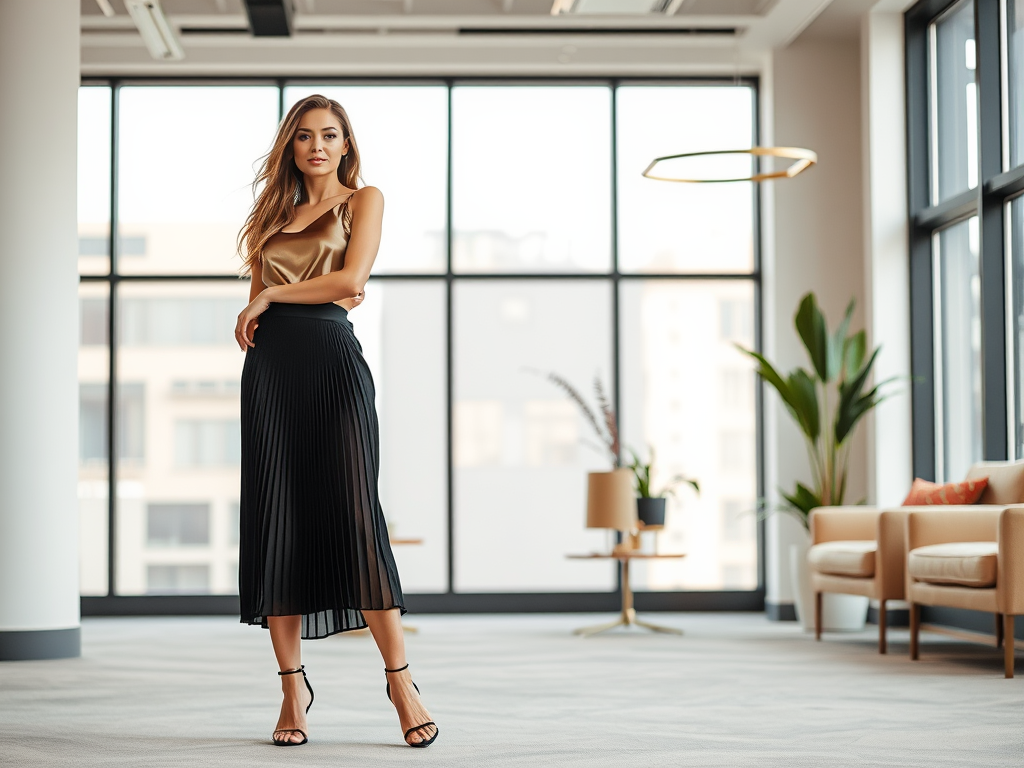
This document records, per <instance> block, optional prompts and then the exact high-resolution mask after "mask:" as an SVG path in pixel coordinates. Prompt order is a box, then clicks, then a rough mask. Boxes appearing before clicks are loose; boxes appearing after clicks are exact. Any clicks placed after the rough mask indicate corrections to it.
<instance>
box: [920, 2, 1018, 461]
mask: <svg viewBox="0 0 1024 768" xmlns="http://www.w3.org/2000/svg"><path fill="white" fill-rule="evenodd" d="M1021 10H1022V6H1021V3H1020V2H1019V1H1018V0H999V2H972V0H956V1H951V2H947V3H936V2H933V1H931V0H929V1H927V2H926V1H925V0H921V1H920V2H918V3H916V4H914V5H913V6H912V7H911V8H910V9H909V10H908V11H907V13H906V17H905V22H906V23H905V29H906V54H907V67H906V72H907V133H908V137H909V140H908V142H907V153H908V164H907V169H908V182H909V193H910V194H909V200H910V203H911V205H910V211H909V214H910V222H909V233H910V284H911V288H912V292H911V305H912V307H911V308H912V312H911V318H912V322H911V346H912V349H913V351H914V355H913V358H912V372H913V374H914V376H913V380H912V383H911V387H912V388H913V390H914V398H913V407H914V465H915V466H914V472H915V474H916V475H917V476H919V477H932V476H933V475H934V476H935V477H936V478H937V479H945V480H957V479H960V478H962V477H963V475H964V473H965V472H966V471H967V469H968V467H969V466H970V465H971V463H973V462H975V461H978V460H980V459H984V460H993V461H995V460H1003V459H1014V458H1017V459H1019V458H1024V434H1022V432H1024V430H1022V427H1021V419H1022V416H1021V412H1022V406H1024V399H1022V395H1021V391H1022V389H1021V388H1022V382H1024V378H1022V374H1024V364H1022V362H1021V360H1022V354H1024V353H1022V329H1024V299H1022V295H1024V294H1022V292H1021V291H1022V289H1021V281H1022V278H1024V268H1022V267H1024V260H1022V256H1021V252H1022V248H1021V237H1022V235H1021V232H1022V216H1021V212H1022V209H1021V203H1020V202H1019V201H1020V197H1019V196H1020V194H1021V191H1022V190H1024V143H1022V141H1021V136H1022V135H1024V134H1022V132H1021V131H1022V126H1024V121H1022V117H1024V112H1022V105H1024V99H1022V94H1024V78H1022V74H1024V68H1022V62H1024V58H1022V48H1021V40H1022V37H1021V35H1022V32H1021V29H1022V26H1021V25H1022V17H1021ZM986 40H987V41H990V42H989V43H987V44H982V45H978V44H977V42H976V41H986ZM995 41H1001V44H996V42H995ZM978 84H982V85H981V87H979V85H978ZM989 86H991V87H989ZM1000 136H1001V137H1002V141H999V140H998V137H1000ZM972 190H973V191H972Z"/></svg>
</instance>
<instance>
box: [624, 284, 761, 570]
mask: <svg viewBox="0 0 1024 768" xmlns="http://www.w3.org/2000/svg"><path fill="white" fill-rule="evenodd" d="M621 291H622V293H621V296H622V301H621V308H622V309H621V318H622V319H621V327H622V339H623V340H624V342H625V343H624V344H623V347H622V348H623V355H622V358H621V362H620V366H621V380H622V389H623V413H624V415H625V419H624V422H623V432H622V434H623V439H624V441H625V443H626V444H627V445H629V446H630V447H631V448H633V449H634V450H635V451H636V452H637V454H639V455H640V456H641V457H643V458H645V459H646V458H648V457H650V455H651V452H652V451H653V454H654V457H655V459H656V461H655V470H656V471H655V473H654V475H653V478H652V485H653V488H654V490H655V491H660V490H662V489H664V488H666V487H667V484H668V483H669V480H670V479H671V478H673V477H675V476H677V475H683V476H686V477H690V478H693V479H695V480H697V481H698V482H699V483H700V488H701V492H700V494H699V495H698V494H696V493H694V492H693V490H692V489H691V488H690V487H689V486H687V485H685V484H684V485H679V486H677V487H676V488H675V491H676V494H675V495H674V496H671V497H669V501H668V510H667V515H666V518H665V524H666V529H665V530H664V531H663V532H661V533H660V534H659V535H658V536H657V538H656V539H654V542H655V544H656V546H657V549H658V551H659V552H663V553H685V554H686V555H687V556H686V557H685V558H684V559H682V560H663V561H660V562H659V561H656V562H652V563H650V564H643V563H638V565H640V566H641V567H639V568H637V569H636V576H635V577H634V580H635V584H636V586H637V588H646V589H650V590H666V589H753V588H755V587H756V586H757V515H756V506H757V493H758V485H757V456H756V452H755V445H756V439H757V416H756V401H755V397H754V392H755V378H754V371H753V369H752V368H751V366H750V363H749V362H748V361H747V360H746V359H745V358H744V356H743V355H741V354H740V352H739V351H738V350H737V349H736V347H735V344H742V345H744V346H746V347H748V348H750V347H752V346H753V344H754V312H753V305H754V291H753V286H751V285H750V283H748V282H745V281H742V282H741V281H729V282H712V283H700V284H695V283H691V282H685V283H684V282H679V281H664V280H631V281H629V282H626V283H624V284H623V285H622V288H621ZM644 566H646V567H644Z"/></svg>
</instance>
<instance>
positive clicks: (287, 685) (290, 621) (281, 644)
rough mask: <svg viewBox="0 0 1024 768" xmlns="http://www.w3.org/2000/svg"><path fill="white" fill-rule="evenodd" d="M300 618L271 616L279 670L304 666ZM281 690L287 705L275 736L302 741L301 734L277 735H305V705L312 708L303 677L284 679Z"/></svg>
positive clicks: (271, 628) (284, 676)
mask: <svg viewBox="0 0 1024 768" xmlns="http://www.w3.org/2000/svg"><path fill="white" fill-rule="evenodd" d="M301 620H302V617H301V616H268V617H267V625H268V626H269V627H270V640H271V642H272V643H273V644H274V655H275V656H277V666H278V667H279V668H280V670H281V671H282V672H284V671H286V670H289V669H298V668H299V667H301V666H302V646H301V638H300V635H301V631H300V630H301V626H302V624H301ZM281 690H282V692H283V693H284V701H283V702H282V703H281V716H280V717H279V718H278V719H277V729H276V730H275V734H276V735H278V736H280V740H281V741H284V740H289V741H295V742H298V741H302V736H301V734H298V733H291V734H277V731H279V730H282V729H291V728H301V729H302V730H303V731H305V732H306V733H309V729H308V728H307V727H306V705H308V704H309V691H308V690H306V684H305V683H304V682H303V676H302V675H301V674H297V675H281Z"/></svg>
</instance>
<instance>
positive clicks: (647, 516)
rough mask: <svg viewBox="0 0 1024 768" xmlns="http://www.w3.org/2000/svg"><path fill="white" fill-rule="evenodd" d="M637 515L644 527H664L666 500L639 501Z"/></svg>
mask: <svg viewBox="0 0 1024 768" xmlns="http://www.w3.org/2000/svg"><path fill="white" fill-rule="evenodd" d="M636 514H637V517H639V518H640V521H641V522H642V523H643V524H644V525H664V524H665V499H664V498H661V499H637V500H636Z"/></svg>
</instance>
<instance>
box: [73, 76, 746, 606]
mask: <svg viewBox="0 0 1024 768" xmlns="http://www.w3.org/2000/svg"><path fill="white" fill-rule="evenodd" d="M305 84H309V85H367V84H390V85H400V84H418V85H424V84H433V85H444V86H445V87H446V88H447V92H448V115H449V124H448V128H449V130H448V142H449V152H448V179H447V186H446V188H447V214H446V235H447V236H448V237H447V244H446V249H447V265H446V271H445V272H437V273H431V274H423V273H412V274H404V273H402V274H400V273H393V274H379V275H374V276H373V279H375V280H384V281H388V280H431V281H442V280H443V281H444V282H445V287H446V293H447V308H446V311H447V338H446V345H447V410H448V414H447V419H448V462H447V464H448V473H447V474H448V477H447V486H448V499H447V515H448V517H447V527H448V542H447V557H448V564H447V565H448V567H447V576H448V588H447V591H446V592H443V593H408V594H407V595H406V604H407V607H408V608H409V609H410V610H413V611H418V612H420V613H478V612H479V613H502V612H510V613H519V612H547V611H553V612H554V611H557V612H598V611H600V612H613V611H618V610H619V609H620V605H621V595H622V585H621V580H620V579H619V578H618V576H617V578H616V586H615V589H614V590H613V591H609V592H522V593H518V592H500V593H479V592H470V593H467V592H456V591H454V582H455V579H454V562H455V556H454V547H455V531H454V501H453V496H454V494H453V487H454V464H453V455H452V452H453V446H452V437H453V433H452V419H453V413H452V412H453V409H452V405H453V401H454V397H453V381H454V366H453V354H452V343H453V326H452V317H453V294H454V291H453V282H455V281H480V280H484V281H486V280H510V279H529V280H535V279H542V280H559V279H562V280H565V279H572V280H579V279H584V280H594V279H596V280H607V281H610V283H611V288H612V328H610V329H609V331H610V333H611V338H612V355H613V360H612V362H613V371H612V375H613V388H614V393H615V406H616V408H617V409H618V408H620V407H621V404H620V402H619V398H620V394H619V393H620V382H619V370H620V365H621V356H620V350H619V336H620V333H621V329H620V325H619V303H620V290H619V287H620V285H621V284H622V283H623V281H631V280H673V281H674V280H682V281H706V280H720V281H731V280H742V281H746V282H750V283H751V284H752V286H753V289H754V308H753V309H754V345H755V348H756V349H757V350H758V351H760V350H762V349H763V344H762V306H763V302H762V266H761V253H762V244H761V196H760V190H759V187H758V186H757V185H754V190H753V194H752V205H753V223H754V231H753V248H754V254H753V256H754V263H753V269H752V270H751V271H749V272H742V273H721V274H715V273H683V274H679V273H669V274H662V273H646V272H643V273H641V272H630V273H621V272H620V271H619V255H618V236H617V234H618V233H617V231H616V227H617V218H618V217H617V199H618V186H617V183H616V173H617V163H616V145H617V138H616V121H617V99H616V95H617V92H618V88H619V86H632V85H644V84H650V85H690V86H692V85H714V86H722V85H726V86H728V85H734V86H740V85H741V86H745V87H749V88H750V89H751V94H752V99H753V105H752V106H753V116H754V121H753V122H754V132H753V134H754V135H753V136H752V137H751V144H752V145H757V144H758V143H759V142H758V138H759V135H760V109H759V104H760V82H759V78H757V77H728V78H726V77H630V78H611V77H573V78H565V77H538V76H530V77H373V78H339V77H324V78H308V77H302V78H299V77H294V78H293V77H289V78H260V77H186V78H182V77H144V78H137V77H132V78H119V77H88V78H83V80H82V82H81V85H83V86H103V87H109V88H110V89H111V101H110V121H111V133H110V142H111V147H110V151H111V163H110V231H109V233H108V243H109V249H110V264H109V271H108V272H107V273H106V274H89V275H81V276H80V280H81V282H83V283H85V282H90V283H104V284H106V285H107V286H108V289H109V292H108V295H107V297H106V301H107V302H108V308H109V311H108V313H107V318H106V320H107V323H108V334H107V338H108V340H110V339H116V334H115V329H116V328H117V324H118V322H119V318H118V312H117V300H118V293H119V291H118V288H119V286H120V285H121V284H122V283H132V282H139V283H141V282H150V283H152V282H186V281H206V282H216V281H227V280H231V281H237V280H238V279H239V278H238V276H237V275H236V274H139V275H134V274H119V273H118V257H119V255H121V254H119V251H120V249H121V245H122V243H121V242H119V241H118V238H117V232H118V118H119V90H120V88H121V87H123V86H138V85H154V86H158V85H163V86H171V85H177V86H182V85H207V86H209V85H235V86H237V85H253V86H273V87H276V88H277V89H278V114H279V119H280V117H281V116H283V113H284V110H285V107H286V105H285V101H284V89H285V87H286V86H290V85H305ZM488 84H494V85H513V84H514V85H574V84H575V85H595V84H596V85H606V86H608V87H609V88H610V89H611V95H612V99H611V105H612V106H611V115H610V116H611V141H610V152H611V174H612V187H611V189H612V194H611V211H610V219H611V228H612V229H611V248H612V268H611V270H610V271H609V272H601V273H584V272H579V273H569V274H552V273H530V272H525V273H522V274H520V273H515V274H498V273H495V274H479V273H455V272H453V269H452V239H453V238H452V237H451V233H452V192H451V191H452V160H451V151H450V150H451V93H452V88H453V87H457V86H459V85H488ZM108 349H109V352H110V354H109V363H108V371H107V373H108V381H107V382H106V386H107V390H108V397H109V398H110V399H109V400H108V402H117V400H116V399H115V398H113V397H112V396H111V395H112V394H113V393H114V392H115V390H116V388H117V386H118V384H117V382H118V357H119V355H118V344H117V343H116V342H115V343H113V344H109V347H108ZM755 397H756V402H755V425H756V426H755V430H756V431H755V454H756V483H757V489H756V492H757V497H758V498H763V497H764V495H765V477H764V465H765V462H764V458H763V457H764V426H763V411H764V407H763V405H764V404H763V391H762V388H761V387H756V388H755ZM620 413H621V412H620ZM117 417H118V414H117V409H116V408H109V409H108V410H107V425H106V427H107V437H108V441H107V449H108V458H107V464H108V469H109V471H108V477H107V483H108V493H107V503H108V512H107V522H108V526H107V531H108V544H107V585H108V586H107V594H106V595H92V596H82V598H81V601H82V603H81V604H82V615H83V616H115V615H220V614H237V613H238V607H239V604H238V596H237V595H203V594H195V595H120V594H117V592H116V584H117V579H116V576H117V574H116V559H117V541H116V534H117V464H116V462H114V461H113V460H112V457H113V456H114V455H116V452H117V450H118V447H117V445H116V444H115V440H113V439H110V438H111V436H114V435H116V434H117V433H116V429H117V428H118V425H117ZM756 536H757V538H756V552H757V586H756V588H755V589H752V590H709V591H704V590H700V591H696V590H695V591H685V590H676V591H657V592H654V591H651V592H648V591H637V592H636V593H635V604H636V607H637V609H638V610H643V611H763V610H764V607H765V522H764V520H763V519H762V518H761V516H758V520H757V533H756Z"/></svg>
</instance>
